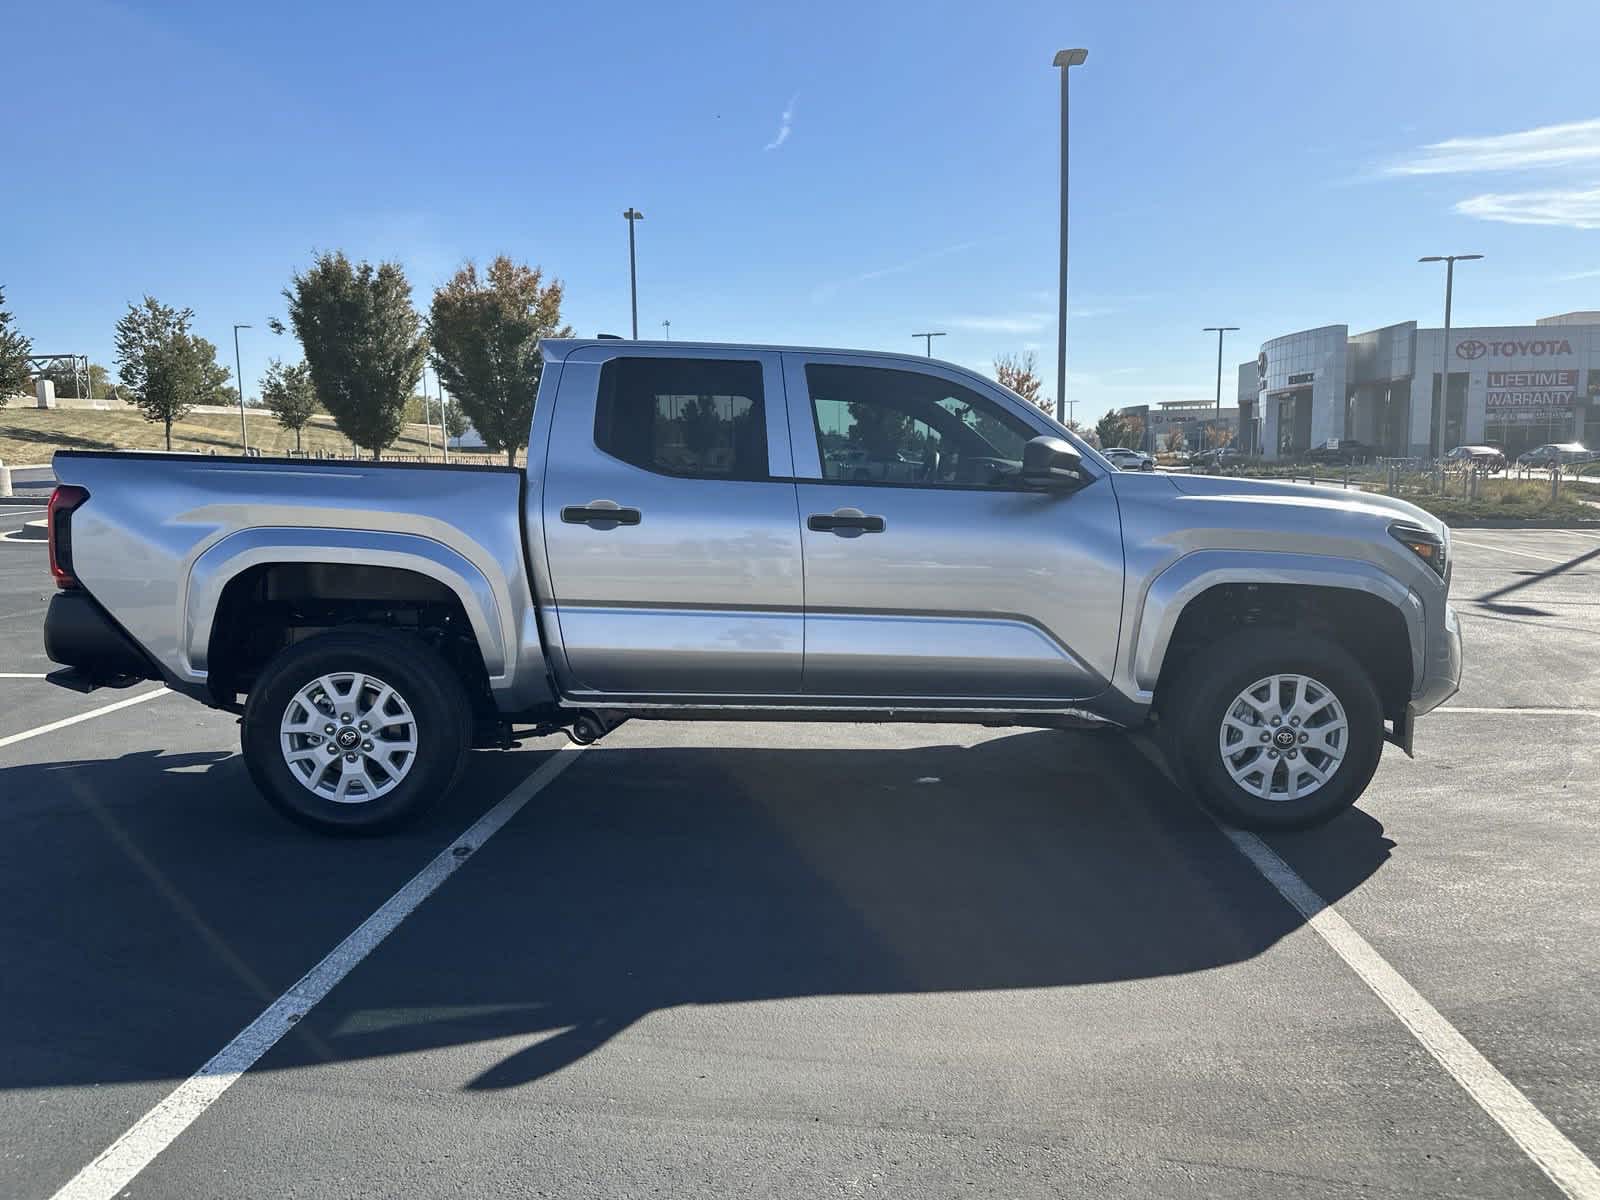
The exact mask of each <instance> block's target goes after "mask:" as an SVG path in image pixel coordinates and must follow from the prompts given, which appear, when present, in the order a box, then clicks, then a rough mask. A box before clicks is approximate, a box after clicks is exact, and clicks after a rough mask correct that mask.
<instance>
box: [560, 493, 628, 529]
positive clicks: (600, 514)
mask: <svg viewBox="0 0 1600 1200" xmlns="http://www.w3.org/2000/svg"><path fill="white" fill-rule="evenodd" d="M561 519H562V520H563V521H565V522H566V523H567V524H568V525H587V526H588V527H589V528H590V529H615V528H616V527H617V526H618V525H637V524H638V523H639V519H640V516H639V510H638V509H637V508H623V507H622V506H621V505H620V504H618V503H617V502H616V501H615V500H591V501H589V503H587V504H569V505H567V507H565V508H563V509H562V510H561Z"/></svg>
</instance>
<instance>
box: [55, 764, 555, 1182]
mask: <svg viewBox="0 0 1600 1200" xmlns="http://www.w3.org/2000/svg"><path fill="white" fill-rule="evenodd" d="M581 749H582V747H580V746H562V747H561V748H560V749H558V750H556V751H555V752H554V753H552V754H551V756H550V757H549V758H548V759H546V760H545V761H544V762H543V763H542V764H540V766H539V768H538V770H536V771H534V772H533V774H531V775H529V776H528V778H527V779H525V780H523V782H522V783H521V784H519V785H518V786H517V787H516V788H515V789H514V790H513V791H511V792H510V793H509V794H508V795H507V796H506V797H505V798H504V799H503V800H501V801H500V802H499V803H498V804H496V805H495V806H494V807H493V808H491V809H490V810H489V811H488V812H486V813H484V814H483V816H481V817H479V818H478V819H477V820H476V821H474V822H473V823H472V825H471V826H470V827H469V828H468V829H467V831H466V832H465V833H463V834H462V835H461V836H460V837H458V838H456V840H455V841H453V842H451V843H450V844H449V845H448V846H446V847H445V848H444V849H443V850H441V851H440V852H439V853H438V854H437V855H436V856H435V857H434V858H433V860H432V861H431V862H429V863H428V865H427V866H425V867H423V868H422V870H420V871H418V872H417V873H416V875H414V876H412V878H411V879H410V881H409V882H407V883H406V884H405V886H404V887H402V888H401V889H400V890H399V891H398V892H396V893H395V894H394V895H393V896H391V897H389V899H388V900H386V901H385V902H384V903H383V905H382V906H381V907H380V908H379V909H378V910H377V911H376V912H374V913H373V914H372V915H371V916H370V917H368V918H367V919H366V920H365V921H363V922H362V923H361V924H360V925H359V926H357V928H356V929H355V931H354V932H353V933H351V934H350V936H349V937H347V938H345V939H344V941H342V942H340V943H339V944H338V945H337V946H335V947H334V948H333V949H332V950H331V951H330V952H329V953H328V955H327V957H326V958H324V959H323V960H322V961H321V962H319V963H318V964H317V965H316V966H314V967H312V968H311V970H309V971H307V972H306V973H305V974H304V975H303V976H301V978H300V980H299V981H298V982H297V983H295V984H294V985H293V986H292V987H290V988H289V990H288V991H286V992H284V993H283V995H281V996H279V997H278V998H277V999H276V1000H274V1001H273V1002H272V1003H271V1004H270V1005H268V1006H267V1008H266V1009H265V1010H264V1011H263V1012H262V1013H261V1015H260V1016H258V1017H257V1018H256V1019H255V1020H254V1021H251V1022H250V1024H248V1025H246V1026H245V1027H244V1028H243V1029H241V1030H240V1031H239V1033H238V1034H237V1035H235V1037H234V1039H233V1040H232V1041H231V1042H229V1043H228V1044H227V1045H226V1046H224V1047H223V1048H222V1049H221V1050H219V1051H218V1052H217V1053H216V1055H215V1056H213V1057H212V1059H211V1061H209V1062H208V1063H206V1064H205V1065H204V1066H203V1067H201V1068H200V1069H199V1070H198V1071H196V1072H195V1073H194V1074H193V1075H191V1076H189V1078H188V1079H186V1080H185V1081H184V1082H183V1083H181V1084H179V1085H178V1086H177V1087H176V1088H175V1089H173V1091H172V1092H171V1093H170V1094H168V1096H167V1098H166V1099H164V1100H162V1101H161V1103H159V1104H157V1105H156V1106H155V1107H154V1108H152V1109H151V1110H150V1111H149V1112H147V1113H145V1115H144V1116H142V1117H140V1118H139V1120H138V1121H136V1122H135V1123H134V1124H133V1126H132V1127H131V1128H130V1129H129V1130H128V1131H127V1132H126V1133H124V1134H123V1135H122V1136H121V1137H119V1138H118V1139H117V1140H116V1141H114V1142H112V1143H111V1145H110V1146H108V1147H107V1148H106V1149H105V1151H104V1152H103V1153H101V1154H100V1156H99V1157H98V1158H96V1159H95V1160H94V1161H93V1162H91V1163H90V1164H89V1165H88V1166H86V1167H85V1168H84V1169H83V1170H81V1171H79V1172H78V1174H77V1175H75V1176H74V1177H73V1178H72V1179H71V1180H70V1181H68V1183H67V1184H66V1186H64V1187H63V1188H61V1190H60V1191H58V1192H56V1193H55V1195H54V1197H53V1198H52V1200H112V1197H115V1196H116V1195H118V1194H119V1193H120V1192H121V1191H122V1189H123V1188H125V1187H127V1186H128V1184H129V1183H130V1182H131V1181H132V1180H133V1178H134V1177H135V1176H136V1175H138V1174H139V1172H140V1171H142V1170H144V1169H145V1168H146V1167H147V1166H149V1165H150V1164H151V1162H153V1161H154V1160H155V1158H156V1156H157V1155H158V1154H160V1153H161V1152H162V1151H163V1150H165V1149H166V1148H167V1147H168V1146H170V1145H171V1144H172V1143H173V1142H174V1141H175V1140H176V1139H177V1138H178V1136H179V1135H180V1134H182V1133H183V1131H184V1130H185V1129H187V1128H189V1126H190V1125H192V1124H193V1123H194V1122H195V1120H196V1119H197V1118H198V1117H199V1116H200V1114H201V1113H203V1112H205V1111H206V1109H208V1108H210V1107H211V1105H212V1104H214V1103H216V1101H217V1100H218V1098H220V1097H221V1096H222V1094H223V1093H224V1092H226V1091H227V1090H228V1089H229V1088H230V1087H232V1086H233V1084H234V1083H235V1081H237V1080H238V1078H239V1077H240V1076H241V1075H243V1074H244V1073H245V1072H246V1071H248V1070H249V1069H250V1068H251V1067H253V1066H254V1065H255V1064H256V1063H257V1062H258V1061H260V1059H261V1056H262V1055H264V1054H265V1053H266V1052H267V1051H268V1050H270V1049H272V1047H273V1046H275V1045H277V1043H278V1041H279V1040H280V1039H281V1038H282V1037H283V1035H284V1034H286V1033H288V1032H289V1030H291V1029H292V1028H294V1026H295V1024H296V1023H297V1022H298V1021H299V1020H300V1019H301V1018H302V1017H304V1016H305V1015H306V1013H308V1012H310V1011H311V1009H312V1008H314V1007H315V1006H316V1005H317V1003H318V1002H320V1001H321V1000H322V999H323V997H325V996H326V995H327V994H328V993H329V992H331V991H332V990H333V989H334V987H335V985H337V984H338V983H339V981H340V980H341V979H343V978H344V977H345V976H346V975H348V974H349V973H350V972H351V971H352V970H354V969H355V967H356V965H357V964H358V963H360V962H361V960H362V959H364V958H366V957H367V955H369V954H371V953H372V952H373V951H374V950H375V949H377V948H378V946H379V945H381V944H382V943H383V940H384V939H385V938H387V937H388V936H389V935H390V934H391V933H393V932H394V931H395V930H396V929H397V928H398V927H399V925H400V923H401V922H402V921H404V920H405V919H406V918H407V917H408V916H410V915H411V914H412V913H413V912H415V911H416V910H417V908H418V906H420V905H421V904H422V902H423V901H424V900H426V899H427V898H428V897H429V896H431V895H433V893H434V892H435V891H437V890H438V888H439V885H440V884H442V883H443V882H444V881H445V880H446V879H448V878H450V876H451V875H453V874H454V873H455V872H456V870H457V869H458V868H459V867H460V866H461V864H462V863H463V862H465V861H466V860H467V859H468V858H469V857H470V856H471V855H472V853H473V852H474V851H476V850H477V849H479V848H480V847H481V846H483V844H484V843H485V842H487V841H488V840H489V839H490V838H492V837H493V836H494V835H495V834H496V833H498V832H499V831H500V830H501V829H502V828H504V827H505V824H506V822H507V821H509V820H511V818H512V817H514V816H516V815H517V813H518V812H520V811H521V810H522V808H523V806H524V805H526V804H527V803H528V801H529V800H532V799H533V798H534V797H535V796H537V795H538V794H539V793H540V792H541V791H543V790H544V789H545V788H546V787H547V786H549V784H550V783H551V782H552V781H553V780H555V778H556V777H557V776H558V775H560V774H561V772H563V771H565V770H566V769H567V768H568V767H569V766H571V765H572V763H573V762H575V761H576V760H577V757H578V753H579V751H581Z"/></svg>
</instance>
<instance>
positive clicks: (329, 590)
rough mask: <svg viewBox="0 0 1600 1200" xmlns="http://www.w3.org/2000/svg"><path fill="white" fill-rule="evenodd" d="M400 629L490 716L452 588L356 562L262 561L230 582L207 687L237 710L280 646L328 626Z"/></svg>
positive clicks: (475, 652) (482, 674)
mask: <svg viewBox="0 0 1600 1200" xmlns="http://www.w3.org/2000/svg"><path fill="white" fill-rule="evenodd" d="M352 628H363V629H381V630H389V631H395V632H401V633H405V634H407V635H409V636H412V637H416V638H418V639H420V640H421V641H423V642H426V643H427V644H428V645H430V646H432V647H434V649H436V650H438V651H439V653H440V654H442V655H443V656H444V658H445V661H446V662H448V663H450V665H451V666H453V667H454V668H455V669H456V672H457V674H458V675H459V676H460V677H461V682H462V685H463V686H464V687H465V689H466V692H467V696H468V697H469V698H470V699H471V701H472V704H473V708H474V711H475V712H479V713H484V714H488V713H492V712H493V711H494V703H493V700H492V699H491V697H490V695H489V676H488V672H487V671H486V670H485V668H484V665H483V654H482V652H481V651H480V650H479V647H478V639H477V636H476V635H475V634H474V633H473V630H472V623H471V622H470V621H469V620H468V619H467V613H466V609H465V608H463V607H462V604H461V599H460V597H458V596H457V595H456V594H455V592H453V591H451V590H450V588H449V587H447V586H446V585H444V584H442V583H440V582H439V581H438V580H437V579H432V578H430V577H429V576H427V575H423V574H421V573H420V572H418V571H407V570H404V569H403V568H399V567H375V566H366V565H363V564H360V563H300V562H294V563H265V564H262V565H260V566H254V567H250V568H248V569H246V570H244V571H241V572H240V573H239V574H238V575H237V576H236V577H235V578H233V579H231V580H229V581H228V585H227V587H225V588H224V589H223V592H222V596H221V598H220V599H219V600H218V602H217V611H216V617H215V620H214V621H213V623H212V626H211V642H210V646H209V648H208V651H207V665H208V674H207V678H208V685H209V687H210V689H211V693H212V695H213V697H214V698H215V699H216V700H217V701H218V702H219V703H221V704H222V705H223V706H224V707H237V699H238V696H239V694H240V693H248V692H249V690H250V687H251V685H252V684H253V683H254V682H255V678H256V676H257V675H258V674H259V673H260V671H261V668H262V667H264V666H265V665H266V664H267V663H268V662H269V661H271V660H272V658H273V657H274V656H276V655H277V654H278V652H279V651H281V650H283V649H284V648H285V647H288V646H291V645H293V644H295V643H296V642H302V641H305V640H306V639H307V638H311V637H315V636H316V635H318V634H320V633H326V632H328V631H329V630H331V629H352Z"/></svg>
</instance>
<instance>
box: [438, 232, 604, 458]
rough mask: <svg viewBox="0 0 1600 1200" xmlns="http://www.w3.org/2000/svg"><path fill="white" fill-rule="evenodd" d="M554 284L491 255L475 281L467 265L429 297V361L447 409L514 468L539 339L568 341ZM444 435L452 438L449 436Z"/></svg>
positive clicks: (528, 421) (529, 408)
mask: <svg viewBox="0 0 1600 1200" xmlns="http://www.w3.org/2000/svg"><path fill="white" fill-rule="evenodd" d="M562 295H563V289H562V284H561V281H560V280H558V279H554V280H551V281H550V282H549V283H548V284H545V283H544V273H543V271H542V270H541V269H540V268H538V267H529V266H527V265H526V264H520V263H514V262H512V261H511V259H509V258H507V257H506V256H505V255H503V254H502V255H499V256H497V257H496V258H495V260H494V261H493V262H491V263H490V264H489V268H488V270H487V271H486V272H484V273H483V274H482V275H480V274H479V273H478V268H477V266H476V264H474V263H471V262H469V263H467V265H466V266H464V267H462V268H461V269H460V270H459V271H457V272H456V273H455V275H454V276H453V277H452V278H451V279H450V280H449V282H447V283H446V284H444V286H442V287H441V288H439V290H438V291H436V292H434V294H433V305H432V308H431V310H430V314H429V317H430V319H429V322H428V335H429V338H430V340H431V341H432V351H431V353H430V354H429V358H430V360H431V361H432V363H433V369H434V370H435V371H436V372H438V375H439V379H440V381H441V382H442V383H443V384H444V386H445V388H446V389H447V390H448V391H449V392H450V395H451V398H452V400H453V401H454V404H455V405H459V406H460V409H461V410H462V411H463V412H464V413H465V414H466V416H467V417H468V418H469V419H470V420H471V422H472V426H473V428H474V429H476V430H477V431H478V434H479V436H480V437H482V438H483V441H484V444H485V445H486V446H488V447H489V449H491V450H496V451H502V450H503V451H504V452H505V456H506V462H508V463H515V462H516V459H517V451H518V450H520V449H521V448H522V447H523V446H525V445H527V444H528V429H529V427H530V426H531V425H532V423H533V404H534V399H535V397H536V396H537V395H538V392H539V375H540V372H541V370H542V369H543V366H544V361H543V359H542V358H541V357H540V355H539V339H540V338H546V337H571V336H572V330H571V328H570V327H568V326H565V325H563V324H562V323H561V299H562ZM452 436H459V435H457V434H452Z"/></svg>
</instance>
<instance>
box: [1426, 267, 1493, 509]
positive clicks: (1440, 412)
mask: <svg viewBox="0 0 1600 1200" xmlns="http://www.w3.org/2000/svg"><path fill="white" fill-rule="evenodd" d="M1482 257H1483V255H1481V254H1428V255H1424V256H1423V257H1422V258H1419V259H1417V261H1418V262H1425V263H1431V262H1442V263H1443V264H1444V344H1443V346H1442V347H1441V348H1440V351H1439V358H1440V360H1441V362H1442V363H1443V365H1442V366H1441V367H1440V368H1439V394H1438V395H1437V396H1435V397H1434V401H1433V436H1431V437H1430V438H1429V439H1428V446H1429V448H1430V449H1431V450H1432V451H1433V458H1434V467H1433V474H1434V480H1435V483H1436V485H1437V486H1438V487H1440V488H1441V489H1442V488H1443V486H1444V411H1445V403H1444V402H1445V397H1446V395H1448V394H1449V391H1450V300H1451V294H1452V293H1453V292H1454V291H1455V284H1456V264H1457V263H1458V262H1472V261H1474V260H1475V259H1479V258H1482Z"/></svg>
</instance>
